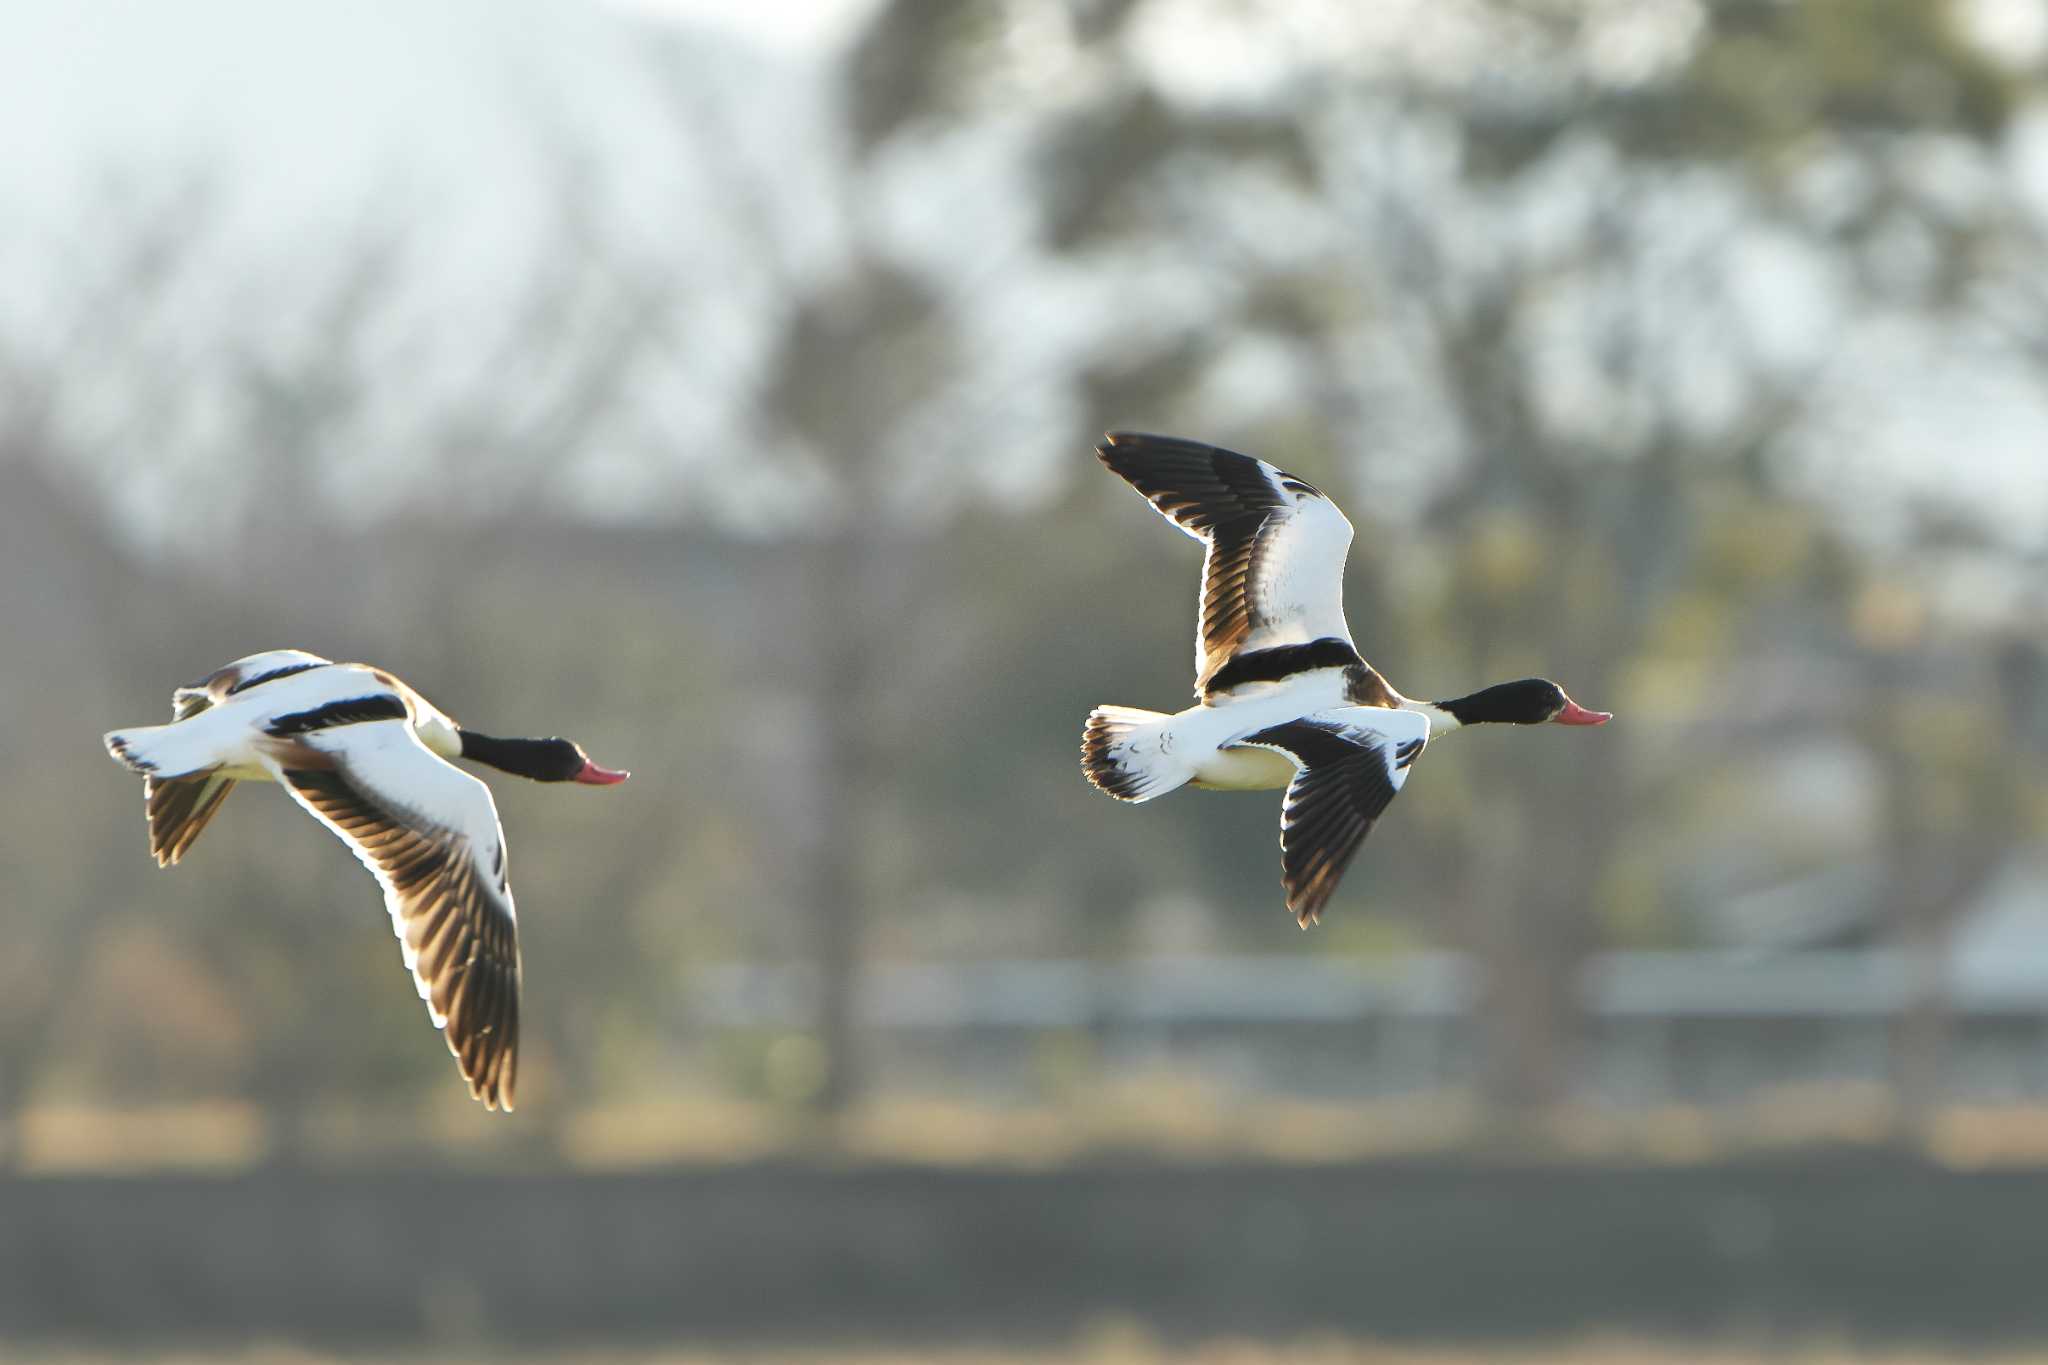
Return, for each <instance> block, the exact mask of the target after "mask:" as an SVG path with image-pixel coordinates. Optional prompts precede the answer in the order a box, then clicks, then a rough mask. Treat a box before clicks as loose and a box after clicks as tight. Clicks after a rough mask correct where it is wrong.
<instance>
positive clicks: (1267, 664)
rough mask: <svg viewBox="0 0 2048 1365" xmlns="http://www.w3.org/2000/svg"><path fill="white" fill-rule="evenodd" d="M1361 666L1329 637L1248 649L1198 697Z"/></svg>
mask: <svg viewBox="0 0 2048 1365" xmlns="http://www.w3.org/2000/svg"><path fill="white" fill-rule="evenodd" d="M1364 663H1365V660H1364V659H1361V658H1359V657H1358V651H1357V650H1356V649H1354V648H1352V647H1351V643H1350V642H1349V641H1348V640H1339V639H1338V638H1336V637H1335V636H1333V635H1326V636H1324V637H1323V638H1322V639H1320V640H1311V641H1310V642H1309V643H1307V644H1305V645H1277V646H1275V647H1274V648H1272V649H1248V650H1245V651H1243V652H1242V653H1239V654H1237V655H1235V656H1233V657H1232V658H1231V660H1230V662H1229V663H1227V664H1225V665H1223V667H1221V668H1219V669H1217V670H1216V671H1215V672H1214V673H1212V674H1210V675H1209V683H1208V686H1206V687H1204V688H1203V689H1202V693H1203V695H1204V696H1208V695H1211V694H1213V693H1217V692H1228V691H1231V690H1232V689H1234V688H1239V687H1243V686H1244V685H1245V684H1246V683H1255V682H1279V681H1280V680H1281V679H1283V678H1291V677H1293V676H1294V675H1295V674H1297V673H1308V672H1312V671H1314V670H1315V669H1318V668H1351V667H1354V666H1363V665H1364Z"/></svg>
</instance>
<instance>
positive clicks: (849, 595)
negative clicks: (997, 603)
mask: <svg viewBox="0 0 2048 1365" xmlns="http://www.w3.org/2000/svg"><path fill="white" fill-rule="evenodd" d="M869 539H870V531H869V529H868V528H867V526H866V524H865V523H864V521H863V520H862V519H861V518H859V517H853V518H849V519H848V520H847V521H846V523H845V524H843V525H841V526H840V527H838V528H836V529H835V530H834V531H833V532H832V533H831V534H828V535H826V536H825V537H823V538H822V539H821V540H819V541H818V542H817V543H816V544H814V545H813V546H812V547H810V555H811V560H812V563H813V565H814V566H815V567H814V568H813V569H812V571H811V572H810V573H809V574H808V575H807V577H808V579H809V583H808V585H807V586H808V589H809V606H810V608H811V610H810V611H809V613H808V616H809V620H810V630H811V634H812V640H811V649H810V651H809V653H810V655H811V657H812V658H813V660H814V661H815V663H814V666H813V670H812V676H811V679H810V684H811V685H810V692H809V697H808V704H809V707H810V710H811V715H810V717H809V724H808V725H807V726H806V729H807V731H808V733H809V735H810V739H811V744H812V753H811V755H810V760H811V761H810V765H809V768H810V779H811V783H812V788H811V790H810V792H809V793H808V794H807V797H806V800H807V804H808V805H809V807H810V811H811V818H810V819H809V820H808V821H807V822H806V824H807V828H806V829H805V830H804V832H803V846H802V847H801V848H799V849H798V850H796V854H797V857H798V858H799V860H800V861H801V864H802V867H803V871H802V874H801V877H800V882H801V887H802V891H801V894H802V896H803V900H804V907H803V908H804V918H805V919H806V920H808V921H809V923H810V926H811V934H812V948H813V951H814V952H815V954H816V957H815V960H816V962H817V964H818V982H817V996H816V1002H815V1016H814V1021H813V1027H814V1029H815V1030H816V1035H817V1041H818V1045H819V1047H820V1048H821V1049H822V1055H821V1057H820V1061H821V1063H822V1066H823V1070H822V1073H821V1074H820V1076H819V1077H818V1081H817V1085H816V1087H815V1089H814V1090H813V1091H812V1092H811V1095H810V1103H811V1106H812V1108H813V1109H814V1111H815V1112H817V1113H818V1114H820V1115H822V1116H825V1117H827V1118H831V1117H836V1116H838V1115H840V1114H842V1113H843V1112H845V1110H846V1109H847V1108H848V1107H849V1106H850V1105H851V1104H852V1103H853V1102H854V1100H855V1099H856V1098H857V1097H858V1096H859V1094H860V1092H861V1086H862V1080H863V1067H862V1065H861V1051H860V1031H859V1023H858V1019H857V1018H856V1011H857V1010H858V1007H859V985H860V967H861V961H862V956H863V952H864V948H865V942H866V928H867V916H868V888H867V880H866V878H867V870H868V869H867V860H866V858H865V856H864V852H865V840H866V831H867V828H868V822H867V821H866V819H865V809H866V807H865V803H866V802H867V801H868V800H871V799H873V793H872V790H871V788H872V783H871V782H870V781H869V771H868V770H869V766H870V765H869V762H868V755H869V745H870V743H871V739H870V736H869V734H868V732H867V728H866V721H867V719H868V718H869V716H870V715H871V713H872V710H873V708H872V707H871V706H870V705H869V704H868V701H869V696H870V689H871V688H872V687H873V686H874V682H875V678H876V674H877V668H876V664H877V660H876V659H875V657H874V655H875V645H874V641H875V638H876V623H875V622H874V621H873V620H872V619H871V617H870V606H871V604H870V603H869V601H868V600H867V599H868V595H867V592H866V591H865V589H866V587H867V584H868V581H869V577H868V574H869V568H870V555H869V547H868V541H869Z"/></svg>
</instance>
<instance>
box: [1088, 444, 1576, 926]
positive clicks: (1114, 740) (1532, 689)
mask: <svg viewBox="0 0 2048 1365" xmlns="http://www.w3.org/2000/svg"><path fill="white" fill-rule="evenodd" d="M1095 453H1096V454H1097V455H1098V456H1100V457H1101V460H1102V462H1103V463H1104V464H1105V465H1108V466H1109V468H1110V469H1111V470H1112V471H1113V472H1114V473H1116V474H1119V475H1121V476H1122V477H1123V478H1124V479H1126V480H1127V481H1129V483H1130V484H1131V486H1132V487H1133V488H1136V489H1137V490H1138V491H1139V492H1140V493H1143V494H1144V495H1145V497H1146V498H1147V499H1148V500H1150V502H1151V503H1152V506H1153V508H1154V510H1156V511H1157V512H1159V514H1160V515H1162V516H1164V517H1165V518H1166V519H1167V520H1169V521H1171V522H1172V523H1173V524H1174V525H1176V526H1178V527H1180V528H1181V530H1183V531H1186V532H1187V533H1188V534H1189V535H1191V536H1193V537H1194V538H1195V539H1197V540H1199V541H1201V542H1202V543H1203V545H1204V546H1205V547H1206V553H1205V554H1204V557H1203V564H1202V598H1201V622H1200V628H1199V630H1198V631H1197V633H1196V637H1195V696H1196V698H1197V702H1198V704H1197V705H1194V706H1191V707H1189V708H1188V709H1187V710H1185V711H1182V712H1180V713H1179V714H1178V715H1171V716H1169V715H1164V714H1162V713H1160V712H1158V711H1141V710H1138V709H1136V708H1135V707H1129V706H1098V707H1096V708H1095V710H1094V711H1093V712H1091V713H1090V714H1089V716H1088V724H1087V727H1086V729H1085V730H1084V731H1083V733H1082V739H1081V763H1082V767H1083V768H1084V770H1085V771H1086V772H1087V774H1088V780H1089V781H1090V782H1092V783H1094V784H1095V785H1096V786H1097V787H1099V788H1100V789H1102V790H1103V791H1105V792H1107V793H1108V794H1109V795H1111V796H1113V797H1115V798H1117V799H1118V800H1119V801H1150V800H1151V799H1152V798H1154V797H1156V796H1164V795H1166V793H1168V792H1170V791H1172V790H1174V789H1175V788H1176V787H1179V786H1182V785H1184V784H1186V783H1190V782H1191V783H1193V784H1194V785H1195V786H1197V787H1211V788H1217V789H1221V790H1226V791H1258V790H1269V789H1272V788H1276V787H1285V788H1286V789H1287V795H1286V798H1285V799H1284V801H1283V803H1282V805H1281V808H1280V850H1281V855H1280V867H1281V884H1282V885H1283V886H1284V887H1285V888H1286V892H1287V908H1288V909H1290V910H1292V911H1293V912H1294V914H1295V916H1296V918H1297V919H1298V920H1299V921H1300V923H1301V926H1302V927H1303V928H1304V929H1305V928H1307V927H1308V926H1309V925H1311V924H1313V923H1315V922H1316V921H1318V920H1319V919H1321V918H1322V913H1323V907H1324V906H1325V905H1327V904H1328V903H1329V900H1330V895H1331V893H1332V892H1334V891H1335V890H1336V889H1337V882H1338V879H1339V878H1341V877H1342V876H1343V875H1344V869H1345V867H1346V866H1347V865H1348V864H1349V863H1350V861H1351V858H1352V855H1353V854H1355V853H1357V851H1358V846H1359V844H1360V843H1362V842H1364V840H1365V836H1366V835H1367V834H1368V833H1369V832H1370V831H1371V830H1372V826H1373V822H1374V821H1375V820H1377V819H1378V818H1379V816H1380V812H1381V811H1383V810H1385V809H1386V808H1387V803H1388V802H1390V801H1392V800H1393V799H1394V794H1395V793H1396V792H1398V791H1400V790H1401V787H1402V784H1403V783H1405V782H1406V781H1407V780H1408V770H1409V768H1410V767H1411V766H1412V765H1413V764H1414V762H1415V760H1416V758H1417V757H1419V756H1420V755H1421V753H1422V750H1423V747H1424V746H1425V745H1427V744H1428V743H1429V739H1430V736H1431V734H1432V733H1441V732H1444V731H1448V730H1455V729H1457V728H1458V727H1460V726H1463V725H1482V724H1487V723H1506V724H1513V725H1541V724H1545V723H1555V724H1558V725H1604V724H1605V723H1606V722H1607V721H1609V720H1611V719H1613V717H1612V716H1610V715H1609V714H1608V713H1607V712H1605V711H1589V710H1587V709H1586V708H1585V707H1583V706H1580V705H1579V704H1578V703H1577V702H1575V701H1573V700H1572V699H1571V698H1570V697H1567V696H1566V695H1565V694H1564V689H1563V688H1561V687H1559V686H1558V685H1557V684H1556V683H1554V682H1550V681H1548V680H1546V679H1543V678H1525V679H1523V680H1522V681H1520V682H1510V683H1501V684H1499V685H1498V686H1495V687H1489V688H1486V689H1484V690H1483V691H1479V692H1474V693H1473V694H1472V695H1470V696H1469V697H1458V698H1456V699H1454V700H1451V701H1439V702H1419V701H1410V700H1409V699H1408V698H1406V697H1404V696H1402V695H1401V694H1400V693H1399V692H1396V691H1395V690H1394V689H1393V687H1392V686H1391V685H1389V684H1388V682H1387V680H1386V679H1385V678H1383V677H1381V676H1380V675H1379V673H1378V671H1377V670H1375V669H1374V668H1373V667H1372V665H1370V664H1368V663H1367V662H1366V661H1365V660H1364V659H1363V658H1362V657H1361V656H1360V655H1359V653H1358V649H1357V647H1356V646H1355V645H1353V644H1352V642H1351V631H1350V628H1349V627H1348V626H1346V625H1345V623H1344V556H1345V554H1346V552H1347V551H1349V549H1350V548H1351V523H1350V521H1349V520H1347V519H1346V518H1345V516H1344V514H1343V513H1342V512H1340V511H1338V510H1337V505H1336V504H1335V503H1333V502H1331V501H1330V500H1329V499H1328V498H1326V497H1324V496H1323V495H1322V494H1321V493H1320V492H1318V491H1317V490H1316V489H1315V488H1314V487H1312V486H1310V485H1309V484H1308V483H1307V482H1305V481H1303V480H1301V479H1298V478H1296V477H1294V476H1293V475H1292V474H1288V473H1286V472H1284V471H1282V470H1279V469H1276V468H1274V467H1273V466H1272V465H1269V464H1267V463H1266V462H1265V461H1263V460H1255V459H1253V458H1251V457H1250V456H1248V455H1239V454H1237V453H1235V452H1234V451H1229V450H1222V449H1219V448H1217V447H1215V446H1209V445H1203V444H1201V443H1199V442H1196V441H1184V440H1179V439H1177V438H1174V437H1170V436H1146V435H1141V434H1139V433H1136V432H1111V433H1110V434H1109V435H1108V436H1106V437H1105V438H1103V441H1102V444H1101V445H1099V446H1097V447H1096V452H1095Z"/></svg>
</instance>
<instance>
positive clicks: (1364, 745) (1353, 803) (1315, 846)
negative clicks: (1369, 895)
mask: <svg viewBox="0 0 2048 1365" xmlns="http://www.w3.org/2000/svg"><path fill="white" fill-rule="evenodd" d="M1240 743H1243V744H1247V745H1252V746H1255V747H1258V748H1265V749H1272V750H1274V751H1276V752H1279V753H1283V754H1286V755H1287V756H1288V757H1290V758H1292V759H1293V760H1294V762H1295V764H1296V771H1295V774H1294V780H1293V781H1292V782H1291V783H1289V784H1288V787H1287V797H1286V799H1285V801H1283V802H1282V804H1281V807H1280V880H1281V884H1282V885H1283V886H1284V887H1285V888H1286V890H1287V908H1288V909H1289V910H1292V911H1293V912H1294V914H1295V917H1296V918H1297V919H1298V920H1299V921H1300V923H1301V927H1302V928H1304V929H1306V928H1307V927H1308V926H1309V925H1311V924H1314V923H1316V922H1317V921H1319V920H1320V919H1322V917H1323V907H1324V906H1325V905H1327V904H1328V903H1329V900H1330V896H1331V895H1332V894H1333V893H1334V892H1335V891H1336V889H1337V883H1338V881H1339V880H1340V879H1342V877H1343V876H1344V869H1345V868H1347V867H1349V866H1350V864H1351V859H1352V857H1353V855H1355V854H1356V853H1357V852H1358V846H1359V845H1360V844H1362V843H1364V842H1365V836H1366V835H1368V834H1370V833H1371V832H1372V827H1373V823H1374V822H1375V821H1376V820H1378V819H1379V817H1380V813H1381V812H1382V811H1384V810H1385V809H1386V808H1387V805H1388V803H1390V802H1391V801H1392V800H1393V799H1394V795H1395V793H1397V792H1399V791H1400V790H1401V787H1402V786H1403V784H1405V783H1406V782H1407V781H1408V769H1409V766H1410V765H1411V764H1413V763H1414V762H1415V760H1416V758H1417V757H1419V756H1420V755H1421V753H1422V750H1423V748H1424V746H1425V745H1427V744H1428V743H1429V719H1428V717H1426V716H1422V715H1418V714H1416V713H1415V712H1413V711H1394V710H1386V709H1382V708H1380V707H1376V706H1359V707H1345V708H1343V709H1340V710H1335V711H1320V712H1317V713H1316V714H1315V715H1312V716H1305V717H1303V718H1302V719H1300V720H1296V721H1289V722H1288V723H1287V724H1285V725H1276V726H1273V727H1272V728H1271V729H1268V730H1261V731H1259V732H1258V733H1257V734H1254V735H1251V736H1249V737H1248V738H1246V739H1244V740H1242V741H1240Z"/></svg>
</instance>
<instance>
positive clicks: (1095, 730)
mask: <svg viewBox="0 0 2048 1365" xmlns="http://www.w3.org/2000/svg"><path fill="white" fill-rule="evenodd" d="M1172 719H1173V717H1172V716H1169V715H1167V714H1166V713H1165V712H1163V711H1142V710H1139V709H1138V708H1137V707H1135V706H1098V707H1096V708H1095V709H1094V710H1093V711H1090V712H1089V713H1088V724H1087V725H1086V726H1085V727H1084V728H1083V729H1082V731H1081V770H1082V771H1083V772H1085V773H1087V774H1088V780H1089V781H1090V782H1093V783H1094V784H1095V786H1096V788H1097V789H1098V790H1100V791H1103V792H1106V793H1107V794H1109V795H1110V796H1114V797H1115V798H1116V799H1117V800H1119V801H1150V800H1151V799H1152V798H1153V797H1155V796H1164V795H1166V794H1167V793H1168V792H1170V791H1172V790H1173V789H1174V788H1176V787H1179V786H1182V785H1183V784H1185V783H1186V782H1187V781H1188V779H1190V778H1192V777H1193V776H1194V775H1195V770H1194V769H1193V768H1192V767H1190V766H1189V765H1188V764H1186V763H1184V762H1182V761H1181V760H1179V759H1177V758H1175V757H1174V756H1173V755H1172V753H1171V752H1170V746H1169V745H1166V744H1163V743H1162V740H1163V739H1164V738H1165V735H1166V723H1167V722H1168V721H1170V720H1172Z"/></svg>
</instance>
